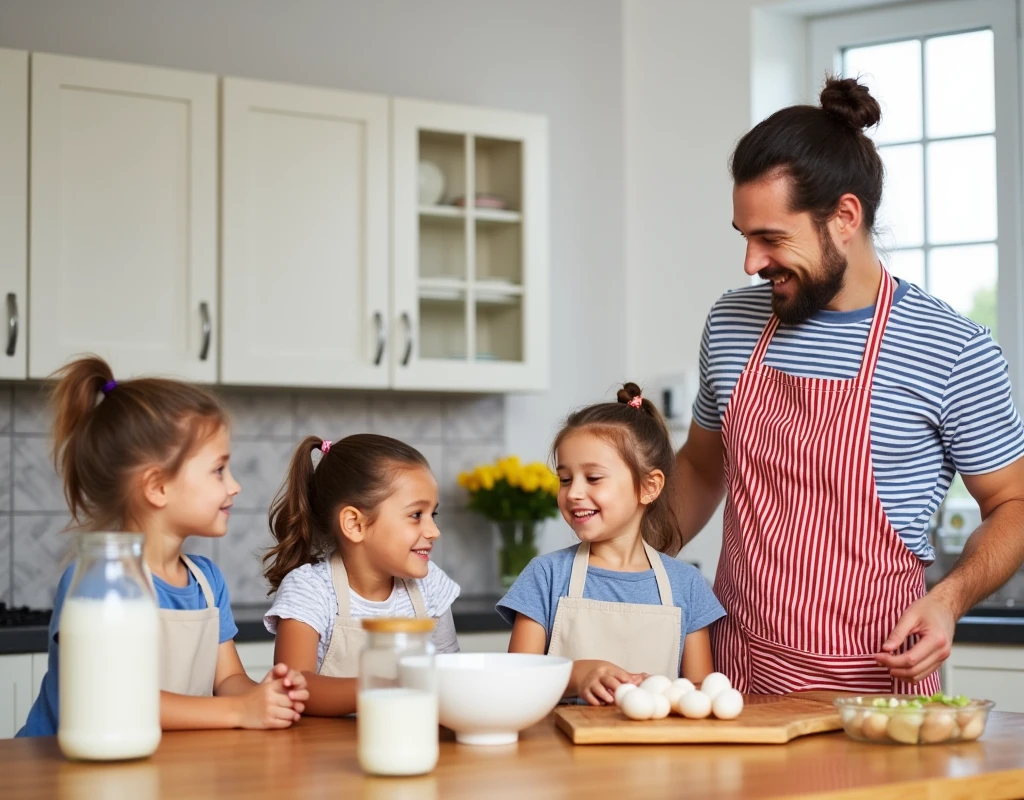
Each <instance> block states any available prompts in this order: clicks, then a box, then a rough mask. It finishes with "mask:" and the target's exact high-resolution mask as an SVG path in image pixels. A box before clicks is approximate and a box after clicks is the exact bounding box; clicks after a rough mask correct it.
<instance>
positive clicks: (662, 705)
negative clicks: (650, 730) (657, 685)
mask: <svg viewBox="0 0 1024 800" xmlns="http://www.w3.org/2000/svg"><path fill="white" fill-rule="evenodd" d="M671 710H672V706H671V704H670V703H669V702H668V698H667V697H665V695H663V694H656V695H654V713H653V714H651V719H665V717H667V716H668V712H669V711H671Z"/></svg>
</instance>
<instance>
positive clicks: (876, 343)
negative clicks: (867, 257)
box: [858, 267, 894, 387]
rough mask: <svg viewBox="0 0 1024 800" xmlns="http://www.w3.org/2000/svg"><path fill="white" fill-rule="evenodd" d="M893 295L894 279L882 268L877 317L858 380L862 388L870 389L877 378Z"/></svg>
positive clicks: (866, 346) (873, 321) (870, 333)
mask: <svg viewBox="0 0 1024 800" xmlns="http://www.w3.org/2000/svg"><path fill="white" fill-rule="evenodd" d="M893 295H894V292H893V289H892V277H891V276H890V275H889V271H888V270H887V269H886V268H885V267H882V278H881V281H880V283H879V286H878V299H877V300H876V301H875V316H874V317H873V318H872V320H871V330H870V331H868V342H867V344H866V345H865V346H864V358H863V359H861V364H860V374H859V376H858V378H859V380H860V383H861V385H862V386H868V387H870V386H871V381H872V379H873V378H874V377H875V366H876V365H877V364H878V354H879V353H880V352H881V351H882V337H883V336H884V335H885V326H886V325H888V324H889V313H890V312H891V311H892V299H893Z"/></svg>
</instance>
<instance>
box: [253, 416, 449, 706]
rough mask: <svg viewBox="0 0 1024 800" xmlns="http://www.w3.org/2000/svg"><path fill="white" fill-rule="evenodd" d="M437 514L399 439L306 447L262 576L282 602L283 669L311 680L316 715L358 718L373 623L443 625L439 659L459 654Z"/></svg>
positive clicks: (278, 624) (438, 630) (278, 651)
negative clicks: (359, 682)
mask: <svg viewBox="0 0 1024 800" xmlns="http://www.w3.org/2000/svg"><path fill="white" fill-rule="evenodd" d="M314 458H316V459H317V460H316V462H315V463H314V460H313V459H314ZM437 505H438V492H437V481H436V480H434V476H433V475H432V474H431V472H430V467H429V465H428V464H427V460H426V459H425V458H424V457H423V456H422V454H421V453H420V452H419V451H418V450H416V449H415V448H413V447H410V446H409V445H407V444H404V443H402V442H400V441H398V440H396V439H391V438H389V437H387V436H377V435H374V434H368V433H366V434H357V435H354V436H349V437H347V438H345V439H342V440H341V441H340V442H330V441H328V440H325V439H321V438H319V437H317V436H307V437H306V438H305V439H303V440H302V442H301V443H300V444H299V446H298V448H297V449H296V451H295V455H294V456H293V457H292V461H291V466H290V467H289V469H288V476H287V478H286V480H285V483H284V485H283V486H282V487H281V490H280V492H278V495H277V498H276V499H275V500H274V503H273V505H272V506H271V509H270V528H271V531H272V532H273V534H274V538H275V539H276V540H277V544H276V545H275V546H274V547H273V549H271V551H270V552H269V553H267V555H266V556H265V558H264V561H265V563H266V568H265V570H264V573H265V574H266V576H267V580H268V581H269V582H270V585H271V587H272V589H273V591H275V592H276V596H275V598H274V604H273V605H272V606H271V608H270V610H269V611H268V612H267V615H266V617H265V618H264V622H265V623H266V626H267V629H268V630H269V631H270V632H271V633H274V634H276V636H277V643H276V646H275V650H274V655H275V658H276V659H277V660H279V661H285V662H287V663H288V664H290V665H291V666H292V667H293V668H295V669H298V670H301V671H302V673H303V674H304V676H305V677H306V680H307V682H308V685H309V701H308V702H307V703H306V713H308V714H315V715H318V716H341V715H345V714H351V713H352V712H354V711H355V710H356V680H355V678H356V674H357V672H358V657H359V651H360V649H361V647H362V644H363V642H364V633H363V631H362V628H361V624H360V620H361V619H363V618H365V617H429V618H433V619H434V620H435V621H436V627H435V629H434V636H433V638H434V645H435V647H436V649H437V652H440V653H445V652H456V651H458V649H459V645H458V640H457V639H456V636H455V624H454V622H453V620H452V614H451V604H452V602H453V601H454V600H455V598H456V597H458V595H459V587H458V585H457V584H456V583H455V582H454V581H453V580H452V579H451V578H449V577H448V576H447V575H446V574H445V573H444V571H443V570H442V569H440V568H439V567H438V566H436V565H435V564H434V563H432V562H431V560H430V551H431V549H432V548H433V546H434V542H435V541H437V537H438V536H440V531H439V530H438V529H437V525H436V524H435V522H434V517H435V516H436V514H437Z"/></svg>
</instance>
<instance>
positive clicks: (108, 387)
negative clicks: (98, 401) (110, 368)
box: [103, 380, 117, 396]
mask: <svg viewBox="0 0 1024 800" xmlns="http://www.w3.org/2000/svg"><path fill="white" fill-rule="evenodd" d="M116 388H117V381H113V380H111V381H107V382H106V383H105V384H103V395H104V396H106V395H108V394H110V393H111V392H112V391H114V389H116Z"/></svg>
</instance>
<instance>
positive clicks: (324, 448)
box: [320, 439, 331, 455]
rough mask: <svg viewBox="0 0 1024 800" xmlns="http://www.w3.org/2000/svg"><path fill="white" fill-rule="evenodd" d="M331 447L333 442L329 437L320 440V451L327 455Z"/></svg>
mask: <svg viewBox="0 0 1024 800" xmlns="http://www.w3.org/2000/svg"><path fill="white" fill-rule="evenodd" d="M330 449H331V442H330V440H329V439H324V440H323V441H322V442H320V452H321V453H323V454H324V455H327V452H328V451H329V450H330Z"/></svg>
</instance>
